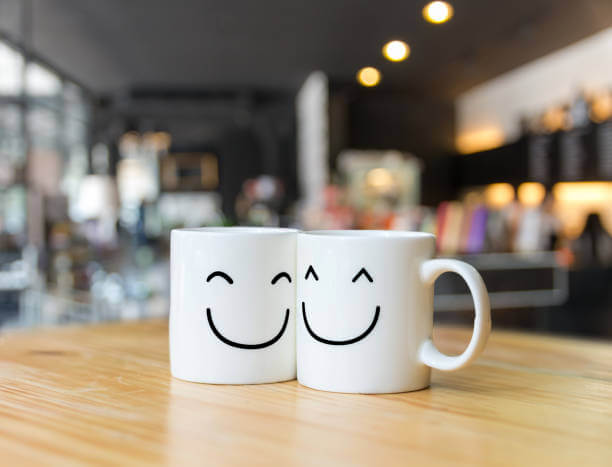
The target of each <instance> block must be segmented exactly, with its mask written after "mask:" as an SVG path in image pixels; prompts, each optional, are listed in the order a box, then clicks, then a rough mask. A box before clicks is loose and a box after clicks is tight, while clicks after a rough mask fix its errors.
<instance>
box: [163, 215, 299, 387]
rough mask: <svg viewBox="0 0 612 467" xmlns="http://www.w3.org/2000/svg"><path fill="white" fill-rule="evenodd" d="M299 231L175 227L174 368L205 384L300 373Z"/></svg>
mask: <svg viewBox="0 0 612 467" xmlns="http://www.w3.org/2000/svg"><path fill="white" fill-rule="evenodd" d="M296 233H297V231H296V230H293V229H280V228H264V227H209V228H200V229H175V230H173V231H172V233H171V239H170V370H171V372H172V375H173V376H174V377H176V378H180V379H184V380H187V381H194V382H200V383H216V384H256V383H272V382H277V381H286V380H290V379H294V378H295V311H294V305H295V260H296Z"/></svg>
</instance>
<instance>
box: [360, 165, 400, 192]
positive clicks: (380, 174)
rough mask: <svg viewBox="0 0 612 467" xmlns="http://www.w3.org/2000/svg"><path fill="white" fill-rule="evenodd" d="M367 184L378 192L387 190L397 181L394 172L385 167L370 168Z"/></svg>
mask: <svg viewBox="0 0 612 467" xmlns="http://www.w3.org/2000/svg"><path fill="white" fill-rule="evenodd" d="M365 182H366V186H367V187H368V188H371V189H373V190H375V191H377V192H381V193H382V192H387V191H390V190H391V189H392V188H394V187H395V185H396V181H395V177H393V174H392V173H391V172H390V171H389V170H388V169H385V168H384V167H378V168H376V169H372V170H370V171H369V172H368V173H367V174H366V178H365Z"/></svg>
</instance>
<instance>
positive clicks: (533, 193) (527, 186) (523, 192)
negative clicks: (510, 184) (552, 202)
mask: <svg viewBox="0 0 612 467" xmlns="http://www.w3.org/2000/svg"><path fill="white" fill-rule="evenodd" d="M516 194H517V196H518V199H519V201H520V202H521V204H522V205H523V206H527V207H530V208H531V207H535V206H539V205H540V204H542V201H544V197H545V196H546V188H544V185H542V184H541V183H537V182H526V183H521V184H520V185H519V187H518V190H517V192H516Z"/></svg>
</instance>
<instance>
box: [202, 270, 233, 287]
mask: <svg viewBox="0 0 612 467" xmlns="http://www.w3.org/2000/svg"><path fill="white" fill-rule="evenodd" d="M215 277H221V278H222V279H225V280H226V281H227V283H228V284H233V283H234V280H233V279H232V278H231V277H230V276H228V275H227V274H225V273H224V272H223V271H215V272H211V273H210V274H209V276H208V277H207V278H206V282H210V281H211V280H213V279H214V278H215Z"/></svg>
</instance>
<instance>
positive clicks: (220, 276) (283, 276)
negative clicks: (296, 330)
mask: <svg viewBox="0 0 612 467" xmlns="http://www.w3.org/2000/svg"><path fill="white" fill-rule="evenodd" d="M213 280H220V281H225V282H226V283H227V285H230V286H231V285H233V284H234V280H233V279H232V278H231V277H230V276H229V274H227V273H225V272H223V271H214V272H212V273H210V274H209V275H208V277H207V278H206V282H207V283H209V282H211V281H213ZM279 281H280V282H284V281H286V282H288V283H291V276H290V275H289V273H287V272H285V271H281V272H279V273H278V274H276V275H275V276H274V277H273V278H272V280H271V281H270V284H271V285H272V286H281V285H282V284H280V283H279ZM277 283H278V285H277ZM212 313H213V312H212V310H211V308H210V307H207V308H206V319H207V320H208V325H209V326H210V329H211V331H212V333H213V334H214V335H215V337H216V338H217V339H219V340H220V341H221V342H223V343H224V344H227V345H229V346H231V347H235V348H238V349H245V350H257V349H264V348H266V347H270V346H271V345H274V344H275V343H277V342H278V341H279V340H280V338H281V337H283V334H284V333H285V330H286V329H287V323H288V322H289V314H290V309H289V308H287V309H286V310H285V318H284V320H283V324H282V326H281V328H280V330H279V331H278V333H277V334H276V335H275V336H274V337H272V338H271V339H269V340H267V341H264V342H259V343H256V344H245V343H241V342H236V341H233V340H231V339H228V338H227V337H225V336H224V335H223V333H221V331H219V329H218V328H217V326H216V325H215V322H214V320H213V316H212Z"/></svg>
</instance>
